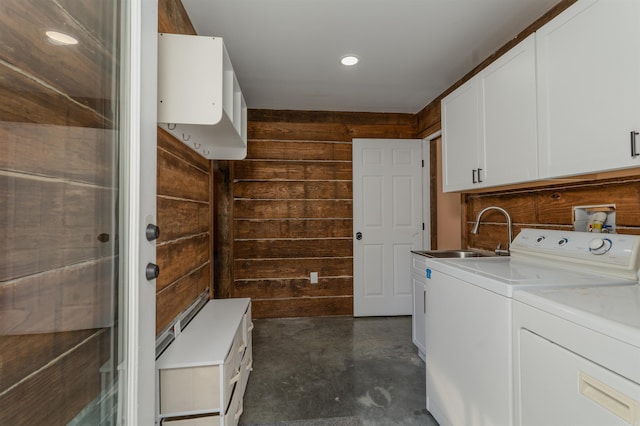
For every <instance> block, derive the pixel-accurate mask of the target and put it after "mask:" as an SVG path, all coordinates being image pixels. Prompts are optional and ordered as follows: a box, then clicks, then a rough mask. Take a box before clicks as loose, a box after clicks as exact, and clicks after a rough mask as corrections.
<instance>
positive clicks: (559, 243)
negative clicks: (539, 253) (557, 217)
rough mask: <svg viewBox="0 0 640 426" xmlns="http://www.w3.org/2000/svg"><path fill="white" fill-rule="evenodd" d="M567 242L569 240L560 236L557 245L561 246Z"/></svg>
mask: <svg viewBox="0 0 640 426" xmlns="http://www.w3.org/2000/svg"><path fill="white" fill-rule="evenodd" d="M568 242H569V240H568V239H567V238H566V237H563V238H560V239H559V240H558V245H559V246H563V245H565V244H567V243H568Z"/></svg>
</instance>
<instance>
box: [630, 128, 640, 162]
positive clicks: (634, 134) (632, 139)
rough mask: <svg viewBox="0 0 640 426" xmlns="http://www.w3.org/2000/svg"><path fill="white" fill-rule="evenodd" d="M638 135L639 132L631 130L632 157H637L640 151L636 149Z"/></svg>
mask: <svg viewBox="0 0 640 426" xmlns="http://www.w3.org/2000/svg"><path fill="white" fill-rule="evenodd" d="M636 136H638V132H636V131H632V132H631V158H636V157H637V156H638V155H640V154H638V151H637V150H636V148H637V147H636Z"/></svg>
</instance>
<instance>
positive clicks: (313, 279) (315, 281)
mask: <svg viewBox="0 0 640 426" xmlns="http://www.w3.org/2000/svg"><path fill="white" fill-rule="evenodd" d="M310 278H311V284H318V273H317V272H312V273H311V277H310Z"/></svg>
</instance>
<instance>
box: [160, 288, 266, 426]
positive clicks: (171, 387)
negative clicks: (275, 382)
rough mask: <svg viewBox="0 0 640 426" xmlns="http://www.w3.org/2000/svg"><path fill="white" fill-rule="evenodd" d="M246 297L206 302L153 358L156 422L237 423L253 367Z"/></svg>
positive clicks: (197, 425) (175, 424) (193, 425)
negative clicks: (165, 347) (154, 358)
mask: <svg viewBox="0 0 640 426" xmlns="http://www.w3.org/2000/svg"><path fill="white" fill-rule="evenodd" d="M252 329H253V323H252V321H251V301H250V299H221V300H210V301H209V302H208V303H207V304H206V305H205V306H204V307H203V308H202V310H201V311H200V312H199V313H198V314H197V315H196V316H195V318H194V319H193V320H192V321H191V323H190V324H189V325H188V327H186V329H185V330H184V331H183V332H182V333H180V334H178V336H177V337H176V339H175V341H174V342H173V343H172V344H171V345H170V346H169V347H168V348H167V350H166V351H165V352H164V353H163V354H162V355H161V356H160V358H158V360H157V362H156V369H157V387H156V389H157V395H156V401H157V404H156V405H157V420H158V423H159V424H162V425H171V426H183V425H184V426H187V425H188V426H200V425H202V426H204V425H215V426H229V425H237V424H238V420H239V418H240V415H241V414H242V397H243V395H244V391H245V389H246V386H247V382H248V380H249V374H250V372H251V369H252V366H253V358H252V345H251V331H252Z"/></svg>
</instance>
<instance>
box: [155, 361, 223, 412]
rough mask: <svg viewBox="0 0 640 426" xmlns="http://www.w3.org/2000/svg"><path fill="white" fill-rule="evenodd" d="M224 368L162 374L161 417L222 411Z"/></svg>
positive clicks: (184, 370)
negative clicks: (221, 383)
mask: <svg viewBox="0 0 640 426" xmlns="http://www.w3.org/2000/svg"><path fill="white" fill-rule="evenodd" d="M219 383H220V366H218V365H210V366H203V367H191V368H171V369H166V370H160V383H159V386H160V413H161V414H167V413H191V412H198V411H205V410H212V411H221V407H220V406H219V405H220V386H219Z"/></svg>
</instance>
